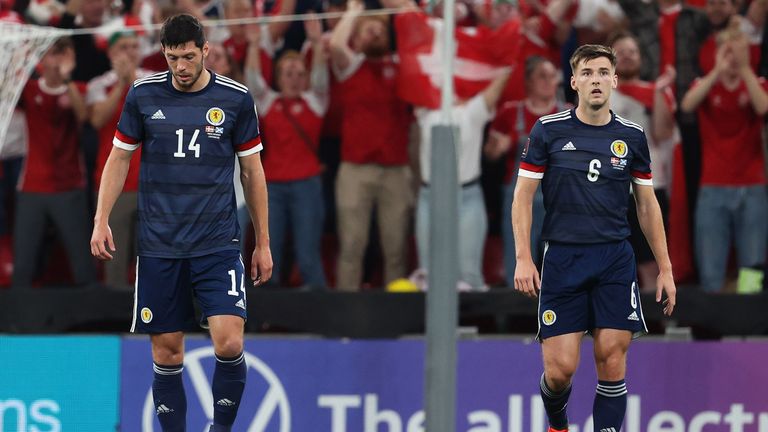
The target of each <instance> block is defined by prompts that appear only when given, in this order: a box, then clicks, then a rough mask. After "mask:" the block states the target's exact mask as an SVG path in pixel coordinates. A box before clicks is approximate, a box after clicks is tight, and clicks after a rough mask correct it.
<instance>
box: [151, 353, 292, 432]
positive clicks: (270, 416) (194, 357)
mask: <svg viewBox="0 0 768 432" xmlns="http://www.w3.org/2000/svg"><path fill="white" fill-rule="evenodd" d="M214 362H215V359H214V352H213V347H204V348H198V349H195V350H192V351H188V352H186V353H184V374H185V375H186V378H188V379H189V380H187V381H185V390H186V392H187V423H188V426H189V427H188V428H187V430H189V431H190V432H197V431H200V432H208V428H209V426H210V424H211V423H213V396H212V394H211V379H212V376H213V373H211V374H210V377H209V375H208V374H207V373H206V371H205V367H204V365H206V364H214ZM245 362H246V365H247V366H248V378H247V384H246V387H245V393H246V394H243V404H242V406H241V407H240V410H239V411H238V414H237V421H236V422H235V425H242V424H246V425H247V427H248V428H247V429H244V430H246V431H247V432H290V431H291V406H290V402H289V401H288V396H287V394H286V393H285V388H284V387H283V384H282V383H281V382H280V379H279V378H278V377H277V375H275V373H274V372H273V371H272V369H271V368H270V367H269V366H267V364H266V363H264V362H263V361H262V360H261V359H259V358H258V357H256V356H254V355H253V354H250V353H248V352H247V351H246V352H245ZM190 381H191V382H192V388H189V386H188V385H187V384H188V383H189V382H190ZM254 388H258V389H259V395H260V397H259V400H258V401H257V402H256V403H255V404H254V403H247V401H246V399H247V396H248V395H247V394H248V393H249V392H253V389H254ZM194 410H202V411H203V412H204V414H205V418H206V419H207V420H206V422H205V423H204V424H199V425H198V424H191V423H190V420H191V418H192V416H191V415H190V413H191V412H192V411H194ZM244 421H245V423H244ZM156 424H157V420H156V417H155V405H154V401H153V400H152V389H151V388H150V389H149V390H148V391H147V396H146V398H145V399H144V408H143V410H142V417H141V430H142V432H160V428H159V426H158V427H157V428H156V427H155V425H156ZM268 428H269V429H268Z"/></svg>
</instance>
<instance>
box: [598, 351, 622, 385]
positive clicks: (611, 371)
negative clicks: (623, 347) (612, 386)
mask: <svg viewBox="0 0 768 432" xmlns="http://www.w3.org/2000/svg"><path fill="white" fill-rule="evenodd" d="M595 365H596V368H597V372H598V376H599V377H600V378H601V379H606V380H611V381H616V380H620V379H623V378H624V372H625V365H626V359H625V356H624V353H622V352H613V353H606V354H604V355H598V356H596V357H595Z"/></svg>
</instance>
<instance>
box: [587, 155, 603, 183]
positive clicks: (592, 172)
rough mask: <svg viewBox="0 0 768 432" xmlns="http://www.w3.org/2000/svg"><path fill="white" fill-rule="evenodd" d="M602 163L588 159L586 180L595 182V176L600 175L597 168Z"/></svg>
mask: <svg viewBox="0 0 768 432" xmlns="http://www.w3.org/2000/svg"><path fill="white" fill-rule="evenodd" d="M601 166H602V165H601V164H600V161H599V160H597V159H592V160H591V161H589V172H587V180H589V181H591V182H593V183H594V182H596V181H597V178H598V177H600V171H598V170H597V169H598V168H600V167H601Z"/></svg>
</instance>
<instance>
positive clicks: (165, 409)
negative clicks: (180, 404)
mask: <svg viewBox="0 0 768 432" xmlns="http://www.w3.org/2000/svg"><path fill="white" fill-rule="evenodd" d="M172 412H173V410H172V409H170V408H168V407H167V406H165V405H164V404H161V405H160V406H159V407H157V413H158V414H168V413H172Z"/></svg>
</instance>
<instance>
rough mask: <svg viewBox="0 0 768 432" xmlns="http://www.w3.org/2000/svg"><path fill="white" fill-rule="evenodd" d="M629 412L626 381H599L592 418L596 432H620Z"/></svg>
mask: <svg viewBox="0 0 768 432" xmlns="http://www.w3.org/2000/svg"><path fill="white" fill-rule="evenodd" d="M626 410H627V384H626V383H625V382H624V380H619V381H598V382H597V394H595V403H594V405H593V407H592V416H593V418H594V421H595V431H596V432H598V431H599V432H619V431H620V430H621V424H622V423H623V422H624V413H625V412H626Z"/></svg>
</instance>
